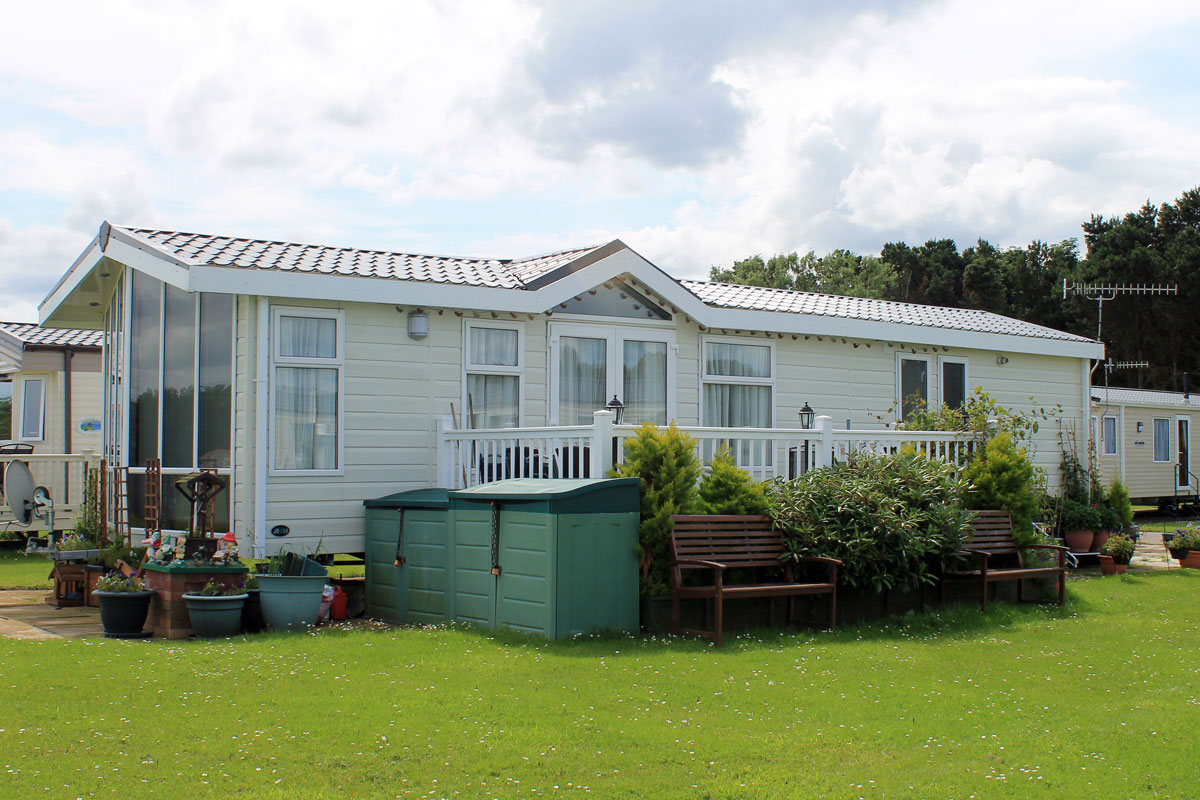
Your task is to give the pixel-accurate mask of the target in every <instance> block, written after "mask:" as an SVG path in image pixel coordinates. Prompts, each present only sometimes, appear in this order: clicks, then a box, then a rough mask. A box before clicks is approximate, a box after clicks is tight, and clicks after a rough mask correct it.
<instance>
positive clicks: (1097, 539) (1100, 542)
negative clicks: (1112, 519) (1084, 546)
mask: <svg viewBox="0 0 1200 800" xmlns="http://www.w3.org/2000/svg"><path fill="white" fill-rule="evenodd" d="M1110 536H1112V531H1096V532H1095V535H1094V536H1093V537H1092V549H1093V550H1095V551H1097V552H1099V550H1100V548H1101V547H1104V543H1105V542H1107V541H1108V537H1110Z"/></svg>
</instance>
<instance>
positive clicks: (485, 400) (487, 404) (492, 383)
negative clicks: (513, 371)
mask: <svg viewBox="0 0 1200 800" xmlns="http://www.w3.org/2000/svg"><path fill="white" fill-rule="evenodd" d="M520 400H521V395H520V379H519V378H518V377H517V376H516V375H468V376H467V413H469V414H470V415H471V427H472V428H515V427H517V424H518V421H519V418H520V414H519V411H520V409H519V408H518V405H519V403H520Z"/></svg>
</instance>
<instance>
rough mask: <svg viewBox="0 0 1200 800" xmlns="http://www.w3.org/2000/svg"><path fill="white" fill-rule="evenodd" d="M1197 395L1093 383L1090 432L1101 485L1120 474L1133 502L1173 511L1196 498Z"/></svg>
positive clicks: (1199, 469) (1199, 488)
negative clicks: (1195, 431)
mask: <svg viewBox="0 0 1200 800" xmlns="http://www.w3.org/2000/svg"><path fill="white" fill-rule="evenodd" d="M1197 422H1200V397H1197V396H1195V395H1192V394H1184V393H1183V392H1158V391H1153V390H1149V389H1112V388H1109V389H1105V388H1103V387H1092V421H1091V434H1092V442H1093V446H1094V450H1095V453H1096V457H1097V459H1098V460H1099V463H1100V470H1101V473H1102V475H1103V477H1104V482H1105V484H1109V483H1111V482H1112V480H1113V479H1114V478H1117V477H1120V478H1121V480H1122V481H1124V483H1125V485H1126V487H1128V489H1129V495H1130V497H1131V498H1132V499H1133V502H1134V504H1135V505H1152V506H1158V507H1159V508H1161V509H1163V510H1172V511H1173V510H1176V509H1178V508H1179V507H1180V506H1182V505H1185V504H1189V503H1195V502H1196V501H1197V499H1200V478H1197V474H1198V473H1200V464H1197V463H1195V462H1194V460H1193V459H1192V457H1191V453H1192V442H1193V439H1192V437H1193V435H1195V434H1194V431H1193V428H1194V427H1195V424H1196V423H1197Z"/></svg>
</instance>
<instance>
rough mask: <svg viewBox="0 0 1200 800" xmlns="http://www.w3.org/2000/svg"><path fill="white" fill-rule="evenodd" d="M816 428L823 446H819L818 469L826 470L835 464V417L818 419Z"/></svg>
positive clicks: (820, 417) (823, 416)
mask: <svg viewBox="0 0 1200 800" xmlns="http://www.w3.org/2000/svg"><path fill="white" fill-rule="evenodd" d="M815 427H816V431H817V433H819V434H821V444H820V445H818V446H817V468H818V469H824V468H826V467H828V466H830V465H831V464H832V463H833V417H827V416H825V415H822V416H819V417H817V420H816V426H815Z"/></svg>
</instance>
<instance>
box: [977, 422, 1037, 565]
mask: <svg viewBox="0 0 1200 800" xmlns="http://www.w3.org/2000/svg"><path fill="white" fill-rule="evenodd" d="M963 477H964V478H966V479H967V481H968V482H969V483H970V484H971V488H970V489H969V490H968V491H967V495H966V498H965V499H966V505H967V507H968V508H973V509H1000V510H1003V511H1007V512H1008V513H1009V515H1010V516H1012V524H1013V538H1015V539H1016V540H1017V543H1018V544H1036V543H1037V542H1036V540H1037V539H1038V536H1037V533H1036V531H1034V529H1033V524H1032V523H1033V518H1034V516H1035V515H1037V513H1038V496H1037V492H1036V491H1035V488H1036V487H1035V483H1036V481H1035V472H1034V468H1033V464H1031V463H1030V462H1029V457H1028V454H1027V453H1026V451H1025V448H1023V447H1017V445H1016V443H1015V442H1014V441H1013V437H1012V436H1011V435H1009V434H1007V433H998V434H996V435H995V436H993V437H992V438H991V440H989V441H988V443H987V445H986V446H985V447H984V449H983V453H982V454H981V455H980V456H979V457H978V458H975V459H973V460H972V461H971V462H970V463H969V464H967V467H966V469H965V470H963Z"/></svg>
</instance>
